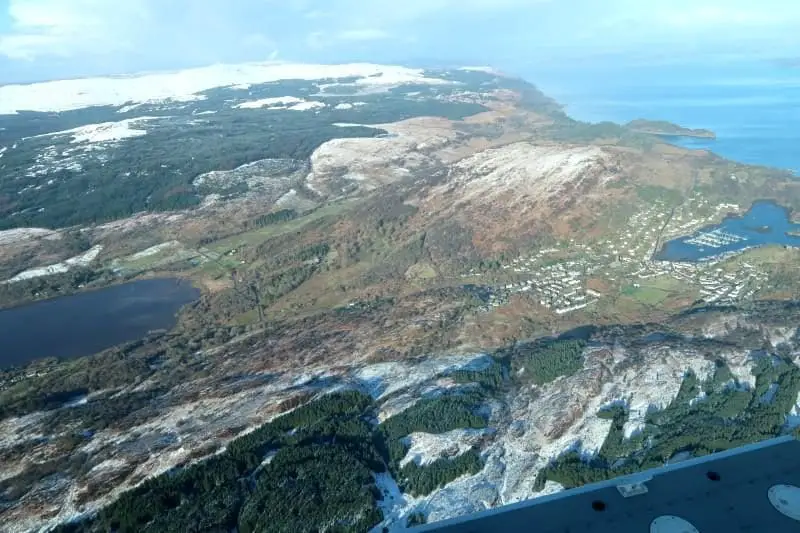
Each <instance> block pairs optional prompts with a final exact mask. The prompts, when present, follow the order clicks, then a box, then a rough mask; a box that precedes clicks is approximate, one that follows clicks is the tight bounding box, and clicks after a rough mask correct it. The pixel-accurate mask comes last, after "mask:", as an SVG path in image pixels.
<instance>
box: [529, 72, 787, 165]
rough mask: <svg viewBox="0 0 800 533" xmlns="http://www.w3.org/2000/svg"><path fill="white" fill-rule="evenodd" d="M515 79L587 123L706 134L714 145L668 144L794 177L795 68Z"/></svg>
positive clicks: (683, 141) (537, 74) (688, 140)
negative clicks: (662, 125) (651, 125)
mask: <svg viewBox="0 0 800 533" xmlns="http://www.w3.org/2000/svg"><path fill="white" fill-rule="evenodd" d="M520 74H521V75H522V76H523V77H524V78H526V79H528V80H530V81H531V82H533V83H535V84H536V85H537V86H538V87H539V88H540V89H541V90H543V91H544V92H545V93H546V94H548V95H549V96H551V97H553V98H555V99H556V100H558V101H559V102H560V103H562V104H564V105H565V106H566V111H567V113H568V114H569V115H570V116H571V117H573V118H575V119H578V120H583V121H587V122H602V121H611V122H618V123H625V122H628V121H630V120H633V119H637V118H646V119H651V120H667V121H670V122H674V123H676V124H679V125H681V126H684V127H689V128H705V129H710V130H713V131H714V132H715V133H716V134H717V139H716V140H706V139H692V138H671V139H670V142H673V143H676V144H680V145H682V146H685V147H689V148H704V149H709V150H711V151H713V152H714V153H717V154H719V155H721V156H724V157H726V158H728V159H733V160H735V161H740V162H743V163H749V164H756V165H765V166H771V167H778V168H782V169H786V170H790V171H791V172H793V173H795V174H796V175H798V176H800V67H798V66H794V67H792V66H789V65H782V64H781V63H779V62H777V61H770V60H759V61H731V60H725V61H710V60H709V61H707V62H701V61H698V62H684V63H681V62H674V63H669V62H666V63H664V62H661V63H655V64H642V63H637V64H630V63H624V62H619V63H614V62H609V61H602V62H597V63H596V64H594V63H592V62H590V61H585V62H582V63H581V64H580V65H574V64H564V65H563V66H556V67H553V66H550V67H537V66H535V65H529V66H527V67H525V68H524V71H523V72H520Z"/></svg>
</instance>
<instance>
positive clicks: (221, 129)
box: [0, 81, 485, 230]
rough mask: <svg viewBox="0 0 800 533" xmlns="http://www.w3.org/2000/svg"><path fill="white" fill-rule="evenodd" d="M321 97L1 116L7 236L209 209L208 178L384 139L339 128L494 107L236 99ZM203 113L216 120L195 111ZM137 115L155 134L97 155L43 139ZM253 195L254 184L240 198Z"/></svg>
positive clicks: (1, 208) (1, 224) (264, 91)
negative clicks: (272, 103)
mask: <svg viewBox="0 0 800 533" xmlns="http://www.w3.org/2000/svg"><path fill="white" fill-rule="evenodd" d="M317 90H319V89H318V86H317V83H316V82H305V81H299V82H292V81H288V82H281V83H269V84H263V85H262V86H255V87H252V88H251V89H250V90H249V91H244V92H243V91H238V90H234V89H214V90H211V91H208V92H207V93H206V95H205V96H206V97H207V98H206V100H202V101H199V102H196V103H194V104H193V105H192V106H189V107H188V108H187V107H181V106H170V105H164V104H162V105H144V106H140V107H138V108H136V110H135V112H130V111H128V112H125V113H123V114H122V115H120V114H119V113H118V112H117V111H118V110H117V109H115V108H113V107H97V108H88V109H82V110H75V111H67V112H64V113H59V114H51V113H22V114H20V115H12V116H3V117H0V126H2V127H0V146H6V147H8V145H11V146H13V147H14V148H13V149H9V150H8V151H6V152H5V154H4V157H3V164H2V167H0V230H3V229H8V228H14V227H26V226H35V227H48V228H58V227H67V226H72V225H76V224H90V223H99V222H104V221H108V220H113V219H117V218H122V217H126V216H129V215H131V214H133V213H136V212H140V211H167V210H175V209H183V208H188V207H192V206H195V205H197V204H198V203H199V202H200V198H201V194H202V191H199V190H197V189H196V188H195V187H194V186H193V185H192V182H193V180H194V179H195V178H196V177H197V176H199V175H201V174H205V173H207V172H210V171H213V170H231V169H234V168H237V167H239V166H241V165H243V164H245V163H251V162H253V161H258V160H262V159H291V160H297V161H304V160H307V159H308V158H309V156H310V155H311V154H312V152H313V151H314V150H315V149H316V148H318V147H319V146H320V145H321V144H322V143H324V142H326V141H329V140H331V139H334V138H343V137H372V136H377V135H382V134H384V133H385V132H383V131H381V130H379V129H376V128H370V127H348V128H341V127H336V126H334V125H333V124H335V123H339V122H348V123H357V124H381V123H387V122H394V121H398V120H403V119H407V118H412V117H418V116H430V115H434V116H444V117H448V118H453V119H459V118H463V117H465V116H469V115H472V114H475V113H478V112H480V111H483V110H485V108H484V107H482V106H480V105H478V104H471V103H463V102H455V101H453V102H448V101H446V100H442V99H439V98H434V97H433V96H434V95H431V98H409V97H407V96H405V95H404V94H403V93H394V92H389V93H385V94H373V95H359V96H357V97H356V96H353V97H342V96H338V97H335V98H334V99H333V101H332V100H331V97H329V98H327V102H328V103H329V104H330V105H329V107H327V108H325V109H323V110H321V111H319V112H298V111H291V110H269V109H237V108H235V107H234V106H235V104H236V102H242V101H248V100H254V99H256V98H263V97H264V96H275V95H281V96H284V95H286V94H287V93H293V94H296V95H298V96H306V97H307V95H308V91H314V92H316V91H317ZM426 90H429V88H426ZM312 94H313V92H312ZM354 98H357V99H358V101H361V102H363V103H364V104H366V105H363V106H359V107H354V108H350V109H347V110H342V109H335V104H336V103H339V102H348V101H349V100H352V99H354ZM373 104H374V105H373ZM203 111H214V112H215V113H214V114H209V115H203V116H202V117H198V116H196V115H195V114H194V113H198V112H203ZM137 116H149V117H156V118H155V119H154V120H149V121H148V122H147V123H146V124H145V125H143V126H141V127H143V128H144V129H146V130H147V135H144V136H140V137H132V138H128V139H125V141H124V142H121V143H111V144H103V145H102V148H101V149H97V150H84V149H83V148H81V147H80V146H79V147H78V148H76V145H75V144H72V143H70V140H71V139H70V137H69V135H62V136H44V137H41V136H40V137H35V136H34V135H43V134H46V133H51V132H55V131H64V130H67V129H69V128H74V127H77V126H81V125H86V124H93V123H100V122H112V121H118V120H120V119H128V118H135V117H137ZM23 138H25V140H24V141H23V140H22V139H23ZM244 191H246V187H244V188H243V189H242V190H240V191H239V192H244ZM259 223H269V221H268V220H264V221H256V224H259Z"/></svg>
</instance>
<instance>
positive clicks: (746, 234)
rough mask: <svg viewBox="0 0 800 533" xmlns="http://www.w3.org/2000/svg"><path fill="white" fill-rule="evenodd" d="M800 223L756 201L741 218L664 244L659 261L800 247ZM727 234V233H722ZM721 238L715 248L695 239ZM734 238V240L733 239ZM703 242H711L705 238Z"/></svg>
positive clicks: (728, 220) (701, 258)
mask: <svg viewBox="0 0 800 533" xmlns="http://www.w3.org/2000/svg"><path fill="white" fill-rule="evenodd" d="M799 231H800V224H794V223H793V222H791V221H790V220H789V213H788V212H787V211H786V209H784V208H782V207H781V206H779V205H777V204H776V203H774V202H755V203H754V204H753V205H752V207H751V208H750V209H749V210H748V211H747V213H745V214H744V215H742V216H740V217H728V218H726V219H725V220H724V221H723V222H722V223H721V224H719V225H717V226H712V227H708V228H703V229H702V230H701V231H700V232H698V233H697V234H696V235H692V236H689V237H682V238H680V239H675V240H672V241H668V242H667V243H665V245H664V247H663V248H662V249H661V250H660V251H659V253H658V254H657V256H656V259H661V260H664V261H703V260H707V259H711V258H713V257H716V256H719V255H721V254H725V253H729V252H736V251H739V250H744V249H745V248H751V247H754V246H764V245H767V244H780V245H784V246H795V247H800V236H798V235H796V233H797V232H799ZM720 232H724V233H720ZM709 234H711V235H712V236H714V235H715V234H716V237H715V240H716V239H719V238H720V237H722V238H723V239H726V240H725V241H719V240H717V241H716V244H714V245H711V246H710V245H708V244H702V243H698V242H696V241H695V240H694V239H695V238H696V237H697V236H698V235H709ZM731 237H733V238H731ZM704 242H706V243H708V242H711V241H709V239H706V240H705V241H704Z"/></svg>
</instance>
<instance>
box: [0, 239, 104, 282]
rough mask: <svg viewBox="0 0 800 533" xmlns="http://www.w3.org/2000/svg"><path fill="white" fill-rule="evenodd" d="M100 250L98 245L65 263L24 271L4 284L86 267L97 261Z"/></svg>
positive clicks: (101, 247) (100, 247)
mask: <svg viewBox="0 0 800 533" xmlns="http://www.w3.org/2000/svg"><path fill="white" fill-rule="evenodd" d="M102 250H103V246H102V245H100V244H98V245H97V246H93V247H92V248H91V249H90V250H88V251H86V252H84V253H82V254H80V255H76V256H75V257H71V258H69V259H67V260H66V261H62V262H60V263H55V264H53V265H48V266H43V267H37V268H31V269H28V270H24V271H22V272H20V273H19V274H17V275H16V276H14V277H13V278H11V279H9V280H7V281H5V282H4V283H16V282H18V281H24V280H26V279H33V278H39V277H42V276H52V275H53V274H63V273H64V272H69V271H70V269H71V268H73V267H82V266H88V265H89V264H91V262H92V261H94V260H95V259H97V256H98V255H100V252H101V251H102Z"/></svg>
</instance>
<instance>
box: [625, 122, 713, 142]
mask: <svg viewBox="0 0 800 533" xmlns="http://www.w3.org/2000/svg"><path fill="white" fill-rule="evenodd" d="M625 126H626V127H627V128H628V129H630V130H633V131H636V132H638V133H649V134H650V135H675V136H680V137H697V138H701V139H716V138H717V135H716V134H715V133H714V132H713V131H711V130H706V129H692V128H684V127H683V126H679V125H677V124H673V123H672V122H667V121H666V120H647V119H643V118H640V119H636V120H632V121H631V122H628V123H627V124H626V125H625Z"/></svg>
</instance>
